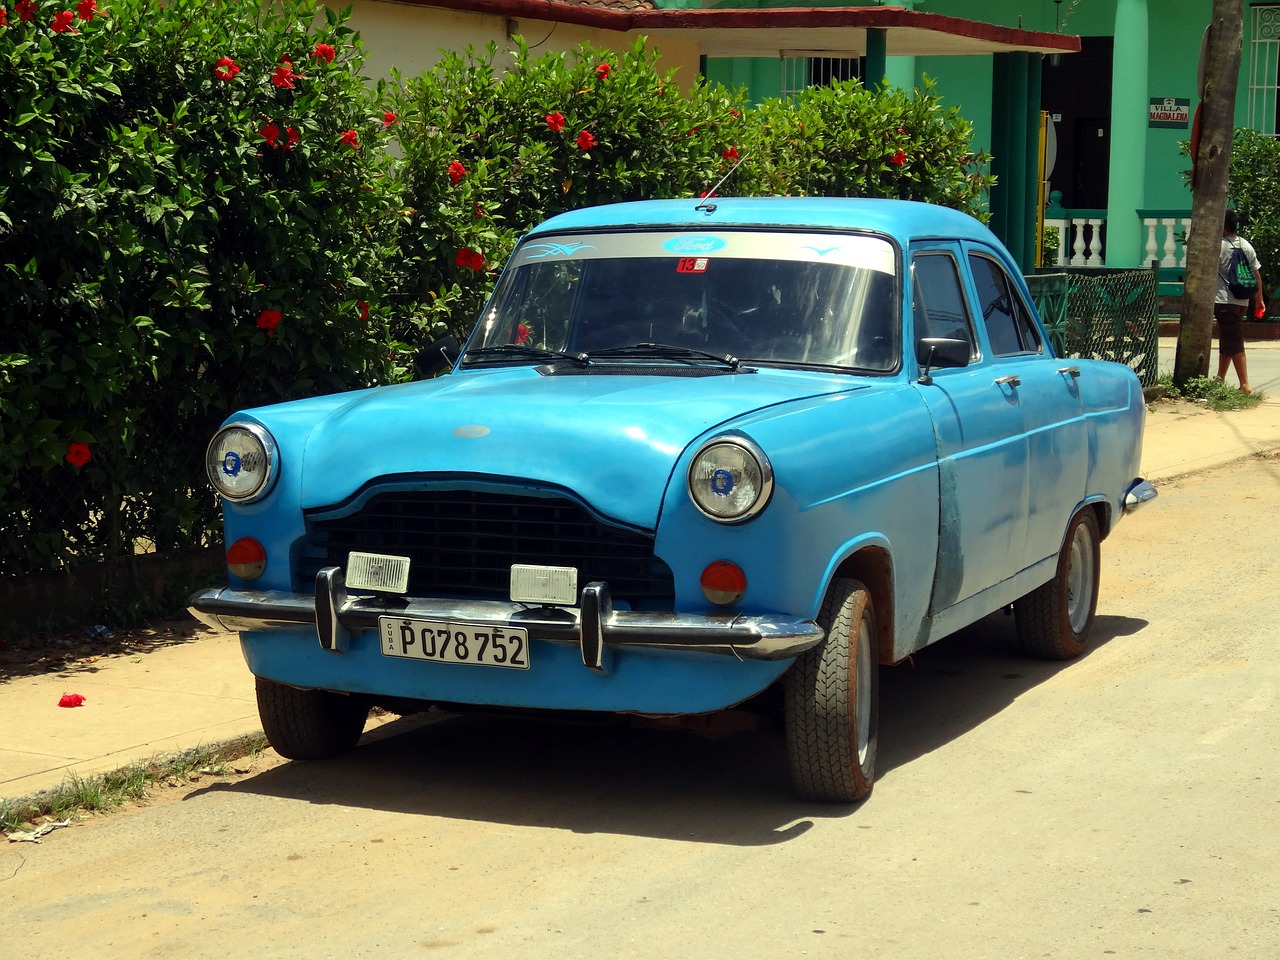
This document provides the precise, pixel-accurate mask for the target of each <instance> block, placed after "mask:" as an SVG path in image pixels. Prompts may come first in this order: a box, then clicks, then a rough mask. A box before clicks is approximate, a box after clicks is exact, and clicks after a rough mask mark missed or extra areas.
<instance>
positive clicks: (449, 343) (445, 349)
mask: <svg viewBox="0 0 1280 960" xmlns="http://www.w3.org/2000/svg"><path fill="white" fill-rule="evenodd" d="M461 353H462V346H461V345H460V344H459V343H458V338H457V337H452V336H450V337H441V338H440V339H439V340H436V341H435V342H434V343H431V344H428V345H427V346H425V347H423V348H422V349H421V350H419V351H418V354H417V356H415V357H414V358H413V372H414V373H416V374H417V376H418V379H419V380H430V379H431V378H432V377H434V376H435V375H436V374H438V373H442V372H444V371H445V370H448V369H450V368H452V367H453V365H454V364H455V363H457V362H458V356H459V355H460V354H461Z"/></svg>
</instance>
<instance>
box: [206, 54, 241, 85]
mask: <svg viewBox="0 0 1280 960" xmlns="http://www.w3.org/2000/svg"><path fill="white" fill-rule="evenodd" d="M239 72H240V66H239V64H237V63H236V62H235V61H234V60H232V59H231V58H230V57H223V58H222V59H221V60H219V61H218V62H217V63H216V64H214V66H213V75H214V76H215V77H217V78H218V79H219V80H234V79H235V78H236V74H237V73H239Z"/></svg>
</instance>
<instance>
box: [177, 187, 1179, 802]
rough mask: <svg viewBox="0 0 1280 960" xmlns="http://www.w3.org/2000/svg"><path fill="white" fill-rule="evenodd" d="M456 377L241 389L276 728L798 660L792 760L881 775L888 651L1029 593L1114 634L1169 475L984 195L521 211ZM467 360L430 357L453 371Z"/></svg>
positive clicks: (838, 789) (835, 783)
mask: <svg viewBox="0 0 1280 960" xmlns="http://www.w3.org/2000/svg"><path fill="white" fill-rule="evenodd" d="M442 352H443V353H444V354H446V355H447V357H448V359H447V362H445V361H442V364H443V366H447V367H448V368H449V369H448V372H447V375H443V376H438V377H435V378H433V379H424V380H420V381H418V382H414V383H407V384H402V385H398V386H391V387H383V388H379V389H373V390H364V391H359V392H355V393H348V394H341V395H335V396H323V397H316V398H314V399H310V400H301V401H296V402H292V403H284V404H280V405H277V406H270V407H264V408H261V409H256V410H247V411H244V412H241V413H237V414H235V415H234V416H232V417H231V418H230V419H229V420H228V421H227V422H226V424H225V425H224V426H223V427H222V428H221V429H220V430H219V431H218V433H217V434H216V435H215V436H214V438H213V440H212V442H211V443H210V445H209V449H208V468H209V476H210V479H211V480H212V482H213V485H214V487H215V488H216V489H217V491H218V492H219V493H220V494H221V496H222V499H223V505H224V514H225V526H226V542H227V544H228V549H227V569H228V584H227V585H226V586H223V587H216V588H211V589H208V590H205V591H202V592H201V593H199V594H197V595H196V596H195V597H193V598H192V602H191V606H192V611H193V612H194V613H195V614H196V615H197V616H199V617H201V618H202V619H203V620H205V621H206V622H208V623H210V624H212V625H215V626H218V627H221V628H225V629H231V630H237V631H239V632H240V635H241V638H242V644H243V649H244V654H245V658H246V660H247V661H248V664H249V667H250V669H251V670H252V671H253V673H254V675H255V676H256V678H257V693H258V705H259V709H260V713H261V717H262V723H263V726H264V728H265V731H266V733H267V736H268V738H269V739H270V741H271V743H272V745H273V746H274V747H275V748H276V749H277V750H278V751H279V752H280V753H281V754H283V755H284V756H286V757H292V758H296V759H309V758H319V757H325V756H330V755H333V754H335V753H338V752H340V751H343V750H346V749H348V748H350V747H351V746H353V745H354V744H355V742H356V741H357V740H358V738H359V737H360V734H361V732H362V730H363V726H364V723H365V720H366V717H367V714H368V710H369V708H370V706H372V705H383V706H387V707H389V708H390V709H392V710H394V711H397V712H406V711H409V710H413V709H421V708H423V707H425V706H426V705H428V704H436V705H442V706H445V707H448V708H455V707H465V706H485V707H489V706H501V707H507V708H527V709H554V710H575V711H615V712H627V713H637V714H657V715H672V714H698V713H705V712H709V711H716V710H721V709H724V708H726V707H731V706H733V705H735V704H738V703H741V702H742V701H744V700H747V699H748V698H751V697H754V696H756V695H757V694H760V693H761V692H762V691H765V690H766V689H768V688H770V687H772V686H773V685H774V684H779V685H781V687H782V688H783V691H784V693H785V696H784V698H783V702H784V703H785V737H786V741H787V749H788V755H789V758H790V766H791V771H792V777H793V780H794V783H795V787H796V789H797V790H798V791H799V793H800V794H801V795H803V796H805V797H808V798H812V799H818V800H829V801H853V800H858V799H860V798H862V797H865V796H866V795H867V793H868V792H869V791H870V790H871V786H872V782H873V780H874V776H875V758H876V740H877V713H878V692H877V691H878V680H877V677H878V665H880V664H892V663H896V662H898V661H901V660H903V659H904V658H905V657H907V656H908V655H909V654H911V653H912V652H913V651H916V650H919V649H920V648H921V647H924V646H926V645H928V644H930V643H933V642H934V641H936V640H939V639H941V638H942V637H945V636H947V635H948V634H950V633H953V632H954V631H956V630H957V629H959V628H961V627H963V626H966V625H967V624H971V623H973V622H975V621H977V620H978V619H980V618H982V617H984V616H986V615H987V614H990V613H992V612H994V611H997V610H1000V609H1001V608H1005V607H1008V606H1009V605H1012V607H1013V610H1014V612H1015V614H1016V622H1017V630H1018V635H1019V637H1020V640H1021V643H1022V644H1023V645H1024V646H1025V648H1026V650H1027V652H1029V653H1030V654H1033V655H1036V656H1046V657H1054V658H1068V657H1072V656H1075V655H1076V654H1078V653H1080V652H1081V650H1082V649H1083V647H1084V646H1085V644H1086V641H1087V639H1088V637H1089V632H1090V628H1091V626H1092V624H1093V620H1094V610H1095V606H1096V602H1097V597H1098V576H1099V543H1100V541H1101V540H1102V539H1103V538H1104V537H1106V536H1107V534H1109V533H1110V532H1111V530H1112V528H1113V527H1114V526H1115V524H1116V523H1117V522H1118V521H1119V520H1120V518H1121V516H1122V515H1123V514H1124V513H1125V512H1126V511H1127V510H1129V509H1132V508H1134V507H1135V506H1137V505H1139V504H1141V503H1142V502H1144V501H1146V500H1149V499H1150V498H1152V497H1154V496H1155V490H1154V489H1153V488H1152V487H1151V485H1150V484H1148V483H1146V482H1145V481H1143V480H1142V479H1141V478H1139V477H1138V475H1137V474H1138V469H1139V467H1138V463H1139V454H1140V448H1141V440H1142V425H1143V416H1144V405H1143V398H1142V391H1141V389H1140V387H1139V383H1138V379H1137V377H1136V376H1135V375H1134V373H1133V372H1132V371H1131V370H1130V369H1129V368H1128V367H1124V366H1120V365H1116V364H1110V363H1102V362H1095V361H1089V360H1073V359H1062V358H1059V357H1056V356H1054V352H1053V349H1052V348H1051V346H1050V344H1049V342H1048V341H1047V339H1046V337H1045V333H1044V330H1043V328H1042V327H1041V324H1040V322H1039V320H1038V318H1037V315H1036V312H1035V310H1034V308H1033V306H1032V303H1031V300H1030V298H1029V296H1028V293H1027V288H1026V286H1025V284H1024V282H1023V280H1022V278H1021V275H1020V274H1019V271H1018V269H1017V267H1016V265H1015V264H1014V262H1013V260H1012V259H1011V258H1010V256H1009V254H1008V252H1007V251H1006V250H1005V249H1004V248H1003V247H1002V246H1001V244H1000V243H999V241H998V240H997V239H996V238H995V236H994V235H993V234H992V233H991V232H990V231H989V230H987V229H986V228H985V227H984V226H983V225H982V224H981V223H979V222H978V221H976V220H974V219H972V218H970V217H968V216H966V215H963V214H961V213H958V212H955V211H953V210H949V209H945V208H939V207H934V206H928V205H923V204H916V203H909V202H899V201H879V200H852V199H821V198H806V199H787V198H758V199H719V198H717V199H711V200H702V201H698V200H677V201H652V202H642V203H630V204H619V205H613V206H604V207H598V208H592V209H585V210H580V211H576V212H573V213H568V214H564V215H562V216H558V217H555V218H553V219H551V220H549V221H547V222H546V223H544V224H543V225H541V226H539V227H538V228H537V229H535V230H533V231H531V232H530V233H529V234H528V235H527V236H526V237H525V238H524V239H523V240H522V241H521V243H520V244H519V245H518V247H517V248H516V250H515V252H514V253H513V255H512V256H511V259H510V261H509V262H508V264H507V266H506V268H505V270H504V271H503V273H502V276H501V278H500V280H499V282H498V284H497V287H496V289H495V290H494V292H493V295H492V298H491V299H490V300H489V302H488V304H487V305H486V306H485V308H484V312H483V313H482V315H481V316H480V318H479V320H478V322H477V324H476V326H475V329H474V332H473V333H472V335H471V336H470V338H469V339H468V341H467V343H466V344H465V347H463V348H461V350H460V353H459V351H458V348H457V345H456V344H454V350H453V351H449V350H448V348H447V346H446V347H439V348H437V349H433V350H432V351H430V353H432V354H434V355H437V356H438V355H440V354H441V353H442ZM443 366H442V369H443Z"/></svg>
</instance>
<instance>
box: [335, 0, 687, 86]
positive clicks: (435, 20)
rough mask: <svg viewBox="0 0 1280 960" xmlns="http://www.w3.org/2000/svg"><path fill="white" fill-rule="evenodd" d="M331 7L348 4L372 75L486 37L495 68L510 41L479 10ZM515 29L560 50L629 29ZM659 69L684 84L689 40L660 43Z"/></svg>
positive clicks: (371, 3) (426, 64)
mask: <svg viewBox="0 0 1280 960" xmlns="http://www.w3.org/2000/svg"><path fill="white" fill-rule="evenodd" d="M326 2H328V3H329V5H330V6H332V7H334V8H335V9H342V8H344V7H346V6H351V8H352V11H351V20H350V26H351V27H352V28H353V29H355V30H358V31H359V32H360V36H361V38H362V39H363V41H364V49H365V52H366V53H367V54H368V61H367V63H366V64H365V69H364V76H365V78H366V79H368V80H370V81H376V80H378V79H380V78H382V77H385V76H387V74H388V73H389V72H390V71H391V69H392V68H393V67H394V68H396V69H398V70H399V71H400V72H401V74H403V75H404V76H406V77H412V76H416V75H417V74H419V73H422V72H423V71H424V70H427V69H429V68H430V67H431V66H432V65H433V64H435V63H436V62H437V61H438V60H439V59H440V52H441V50H455V51H458V52H462V51H465V50H466V49H467V48H468V47H474V48H475V50H476V51H477V52H478V53H480V52H483V50H484V48H485V47H486V45H487V44H489V43H490V42H495V43H497V45H498V51H499V53H498V56H497V58H496V59H495V61H494V66H495V67H497V68H501V67H502V66H503V63H504V61H505V60H506V59H507V58H506V56H505V54H506V53H507V52H509V51H511V50H513V49H514V48H515V47H514V44H512V43H511V41H510V40H509V39H508V38H507V19H506V18H505V17H497V16H490V15H487V14H480V13H464V12H461V11H457V10H439V9H433V8H430V7H419V6H414V5H412V4H405V3H391V2H387V0H346V2H344V0H326ZM514 25H515V28H516V29H515V32H516V33H518V34H520V35H521V36H523V37H524V38H525V41H526V43H528V45H529V47H530V52H531V53H533V54H539V53H550V52H564V51H568V50H573V49H574V48H576V47H577V46H578V45H579V44H582V43H590V44H591V45H592V46H595V47H604V48H609V49H613V50H626V49H629V48H630V47H631V45H632V44H633V43H634V42H635V37H636V35H635V34H630V33H619V32H617V31H614V30H599V29H596V28H593V27H581V26H576V25H572V24H565V23H559V24H557V23H549V22H547V21H544V20H518V21H515V24H514ZM658 69H659V71H660V72H663V73H665V72H666V71H668V70H673V69H679V73H678V74H677V79H678V80H679V82H680V83H681V84H685V85H687V84H689V83H691V82H692V81H693V79H694V77H696V76H697V74H698V48H697V45H696V44H695V43H693V42H684V43H682V42H675V43H666V44H664V46H663V48H662V59H661V60H660V61H659V63H658Z"/></svg>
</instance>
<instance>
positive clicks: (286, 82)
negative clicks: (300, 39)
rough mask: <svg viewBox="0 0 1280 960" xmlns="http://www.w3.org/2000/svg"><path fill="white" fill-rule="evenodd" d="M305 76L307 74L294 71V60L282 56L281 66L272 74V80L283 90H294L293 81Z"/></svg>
mask: <svg viewBox="0 0 1280 960" xmlns="http://www.w3.org/2000/svg"><path fill="white" fill-rule="evenodd" d="M303 76H305V74H301V73H294V72H293V61H292V60H290V59H289V58H288V57H281V58H280V66H278V67H276V70H275V73H273V74H272V75H271V82H272V83H273V84H274V85H275V86H277V87H279V88H280V89H281V90H292V89H293V88H294V87H293V81H295V80H297V79H299V78H301V77H303Z"/></svg>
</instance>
